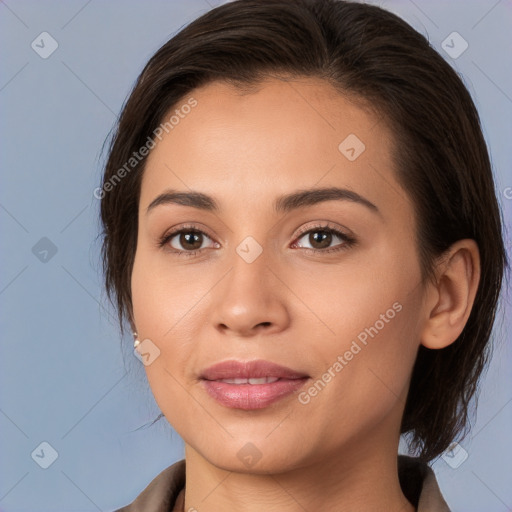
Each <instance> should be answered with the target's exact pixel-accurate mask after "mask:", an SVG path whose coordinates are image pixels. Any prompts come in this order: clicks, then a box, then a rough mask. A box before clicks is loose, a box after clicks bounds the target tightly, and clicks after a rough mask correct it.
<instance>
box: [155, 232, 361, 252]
mask: <svg viewBox="0 0 512 512" xmlns="http://www.w3.org/2000/svg"><path fill="white" fill-rule="evenodd" d="M311 232H313V233H314V232H326V233H330V234H333V235H335V236H337V237H338V238H340V239H341V240H343V243H341V244H339V245H338V246H334V247H331V248H328V249H311V248H309V247H303V248H302V249H303V250H305V251H307V252H312V253H317V254H318V253H323V254H325V253H334V252H339V251H344V250H346V249H349V248H350V247H352V246H353V245H354V244H355V243H356V240H355V238H353V237H352V236H349V235H347V234H346V233H343V232H342V231H339V230H338V229H335V228H332V227H330V226H329V225H328V224H321V225H320V224H318V225H316V226H309V227H307V228H303V229H301V230H299V233H298V235H297V237H296V239H297V240H299V239H300V238H302V237H303V236H304V235H306V234H308V233H311ZM181 233H199V234H202V235H205V236H207V237H208V238H210V239H212V237H210V236H209V235H208V234H207V233H205V232H204V231H203V230H202V229H199V227H197V226H196V225H194V224H189V225H186V226H182V227H180V228H179V229H177V230H175V231H172V232H171V233H166V234H165V235H163V236H162V237H161V238H160V239H159V240H158V247H159V248H163V247H164V246H165V245H167V244H168V243H169V242H170V241H171V240H172V239H173V238H174V237H175V236H176V235H179V234H181ZM294 245H295V242H294ZM202 250H203V249H196V250H194V251H180V250H178V249H174V248H173V249H172V250H170V252H171V253H173V254H176V255H177V256H183V257H191V256H196V255H197V254H198V253H200V252H201V251H202Z"/></svg>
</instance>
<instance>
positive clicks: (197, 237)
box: [180, 231, 202, 249]
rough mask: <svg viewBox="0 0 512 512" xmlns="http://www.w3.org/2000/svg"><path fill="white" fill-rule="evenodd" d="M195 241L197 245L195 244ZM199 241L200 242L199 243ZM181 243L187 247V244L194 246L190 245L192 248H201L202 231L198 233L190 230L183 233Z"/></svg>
mask: <svg viewBox="0 0 512 512" xmlns="http://www.w3.org/2000/svg"><path fill="white" fill-rule="evenodd" d="M194 242H195V245H194ZM197 242H199V244H197ZM180 243H181V245H182V246H183V247H187V244H188V245H189V246H190V245H192V247H189V248H191V249H199V248H200V247H201V243H202V240H201V233H197V232H194V231H190V232H188V233H182V234H181V240H180Z"/></svg>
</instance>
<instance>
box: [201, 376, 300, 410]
mask: <svg viewBox="0 0 512 512" xmlns="http://www.w3.org/2000/svg"><path fill="white" fill-rule="evenodd" d="M307 380H308V377H305V378H303V379H280V380H277V381H276V382H270V383H268V384H228V383H227V382H220V381H216V380H203V381H202V382H203V384H204V386H205V387H206V391H207V392H208V394H209V395H210V396H211V397H213V398H215V400H217V402H219V403H220V404H221V405H224V406H225V407H231V408H233V409H246V410H250V409H263V408H264V407H267V406H268V405H270V404H272V403H274V402H277V401H278V400H281V399H282V398H285V397H286V396H288V395H290V394H292V393H295V392H296V391H298V390H299V389H300V388H301V387H302V386H304V384H305V383H306V381H307Z"/></svg>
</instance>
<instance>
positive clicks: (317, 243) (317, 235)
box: [292, 225, 355, 253]
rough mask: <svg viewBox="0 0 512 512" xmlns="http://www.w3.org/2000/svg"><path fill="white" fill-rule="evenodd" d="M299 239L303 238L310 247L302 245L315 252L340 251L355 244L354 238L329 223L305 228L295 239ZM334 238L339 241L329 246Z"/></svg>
mask: <svg viewBox="0 0 512 512" xmlns="http://www.w3.org/2000/svg"><path fill="white" fill-rule="evenodd" d="M306 229H307V228H306ZM301 239H305V240H306V242H307V243H309V244H310V247H304V249H305V250H307V251H312V252H315V253H326V252H336V251H342V250H345V249H348V248H349V247H351V246H353V245H354V244H355V239H354V238H353V237H352V236H350V235H348V234H346V233H343V232H342V231H340V230H338V229H335V228H332V227H330V226H329V225H321V226H315V227H313V228H309V229H307V230H302V231H301V236H300V238H298V239H297V241H299V240H301ZM336 239H338V241H339V243H338V244H337V245H335V246H334V247H331V244H332V243H333V242H336ZM292 247H297V242H295V243H294V244H293V245H292Z"/></svg>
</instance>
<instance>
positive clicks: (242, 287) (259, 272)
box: [212, 249, 290, 337]
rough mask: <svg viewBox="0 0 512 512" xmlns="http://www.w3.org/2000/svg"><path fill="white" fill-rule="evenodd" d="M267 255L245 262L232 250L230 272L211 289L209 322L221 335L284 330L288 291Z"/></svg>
mask: <svg viewBox="0 0 512 512" xmlns="http://www.w3.org/2000/svg"><path fill="white" fill-rule="evenodd" d="M268 253H269V251H266V250H265V249H264V250H263V252H262V253H261V254H260V255H259V256H258V257H257V258H256V259H255V260H254V261H252V262H250V263H249V262H248V261H249V260H245V259H244V258H243V257H241V256H240V255H239V254H238V253H237V252H236V251H234V254H233V257H232V266H231V268H230V270H229V271H228V273H227V275H226V276H225V277H224V279H222V281H221V282H220V283H219V284H218V285H217V286H216V287H215V289H214V290H212V293H214V295H215V299H214V312H213V319H214V323H215V327H216V329H218V330H219V331H221V332H222V333H224V334H228V333H231V334H233V335H235V336H241V337H250V336H254V335H259V334H276V333H278V332H280V331H282V330H283V329H286V328H287V327H288V325H289V323H290V317H289V313H290V312H289V308H288V306H287V300H289V294H290V291H289V289H288V288H287V287H286V285H285V284H284V283H283V282H282V280H280V279H279V278H278V275H279V273H280V272H279V269H278V268H276V267H277V265H276V264H275V263H274V264H273V262H272V258H271V257H270V255H269V254H268Z"/></svg>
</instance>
